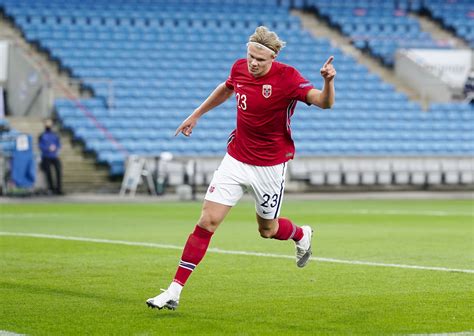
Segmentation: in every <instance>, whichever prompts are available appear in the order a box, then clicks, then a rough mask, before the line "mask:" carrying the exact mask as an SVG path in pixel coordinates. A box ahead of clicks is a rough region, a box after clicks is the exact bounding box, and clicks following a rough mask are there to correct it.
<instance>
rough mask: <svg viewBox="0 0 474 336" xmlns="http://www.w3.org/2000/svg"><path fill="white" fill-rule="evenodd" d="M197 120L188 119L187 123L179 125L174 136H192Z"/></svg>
mask: <svg viewBox="0 0 474 336" xmlns="http://www.w3.org/2000/svg"><path fill="white" fill-rule="evenodd" d="M196 123H197V122H196V120H194V118H191V117H188V118H186V120H185V121H183V122H182V123H181V125H179V127H178V128H177V129H176V133H175V134H174V136H177V135H178V134H179V133H183V135H185V136H190V135H191V133H193V128H194V126H196Z"/></svg>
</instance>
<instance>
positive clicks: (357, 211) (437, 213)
mask: <svg viewBox="0 0 474 336" xmlns="http://www.w3.org/2000/svg"><path fill="white" fill-rule="evenodd" d="M311 211H312V213H314V214H335V215H340V214H350V215H375V216H377V215H393V216H428V217H449V216H460V217H474V212H464V211H460V212H454V211H453V212H450V211H428V210H427V211H423V210H421V211H410V210H372V209H354V210H324V209H312V210H311Z"/></svg>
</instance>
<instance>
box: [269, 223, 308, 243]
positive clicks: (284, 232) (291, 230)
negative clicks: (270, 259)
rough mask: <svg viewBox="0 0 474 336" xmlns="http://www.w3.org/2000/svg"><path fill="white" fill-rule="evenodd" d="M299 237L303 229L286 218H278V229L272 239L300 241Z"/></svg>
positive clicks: (301, 236) (301, 235)
mask: <svg viewBox="0 0 474 336" xmlns="http://www.w3.org/2000/svg"><path fill="white" fill-rule="evenodd" d="M301 238H303V230H302V229H301V228H300V227H299V226H296V225H295V224H293V223H292V222H291V220H289V219H288V218H284V217H280V218H278V231H277V233H276V234H275V236H273V239H278V240H288V239H293V240H294V241H300V240H301Z"/></svg>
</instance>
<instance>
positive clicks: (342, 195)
mask: <svg viewBox="0 0 474 336" xmlns="http://www.w3.org/2000/svg"><path fill="white" fill-rule="evenodd" d="M203 199H204V194H202V193H200V194H197V195H196V200H184V201H183V200H180V198H179V196H178V195H177V194H175V193H170V194H165V195H162V196H152V195H135V196H134V197H130V196H120V195H119V194H95V193H74V194H67V195H62V196H30V197H0V204H9V203H12V204H15V203H157V202H180V201H182V202H202V200H203ZM251 199H252V198H251V196H250V195H249V194H246V195H244V197H243V198H242V200H251ZM362 199H366V200H373V199H377V200H379V199H393V200H396V199H403V200H407V199H413V200H417V199H467V200H469V199H470V200H473V215H474V192H472V191H454V192H452V191H451V192H445V191H433V192H429V191H399V192H392V191H391V192H332V193H329V192H325V193H290V192H288V193H285V200H287V201H291V200H295V201H300V200H308V201H310V200H362Z"/></svg>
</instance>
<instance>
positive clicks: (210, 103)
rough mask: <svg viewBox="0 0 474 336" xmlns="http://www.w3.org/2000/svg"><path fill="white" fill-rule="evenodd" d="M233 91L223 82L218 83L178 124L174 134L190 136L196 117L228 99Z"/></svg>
mask: <svg viewBox="0 0 474 336" xmlns="http://www.w3.org/2000/svg"><path fill="white" fill-rule="evenodd" d="M233 92H234V91H233V90H231V89H229V88H228V87H227V86H226V85H225V83H221V84H219V85H218V86H217V87H216V88H215V90H214V91H212V93H211V94H210V95H209V97H207V99H206V100H205V101H204V102H203V103H202V104H201V105H200V106H199V107H198V108H197V109H195V110H194V112H193V113H191V115H190V116H189V117H187V118H186V119H185V120H184V121H183V122H182V123H181V125H179V127H178V128H177V129H176V133H175V134H174V135H175V136H177V135H178V134H179V133H183V134H184V135H185V136H190V135H191V133H192V132H193V128H194V126H196V124H197V121H198V119H199V118H200V117H201V116H202V115H203V114H205V113H206V112H208V111H210V110H212V109H213V108H214V107H216V106H219V105H220V104H222V103H223V102H225V101H226V100H227V99H229V97H230V96H231V95H232V93H233Z"/></svg>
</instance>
